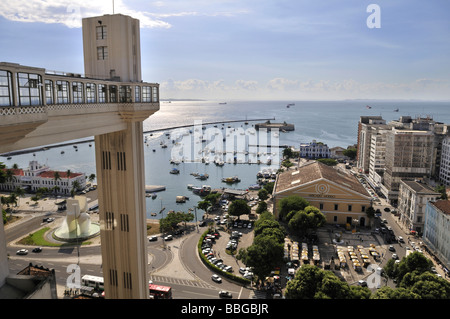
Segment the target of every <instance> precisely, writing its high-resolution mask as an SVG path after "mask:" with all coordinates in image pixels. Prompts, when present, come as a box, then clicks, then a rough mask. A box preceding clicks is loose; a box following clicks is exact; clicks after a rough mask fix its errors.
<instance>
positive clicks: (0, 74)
mask: <svg viewBox="0 0 450 319" xmlns="http://www.w3.org/2000/svg"><path fill="white" fill-rule="evenodd" d="M11 83H12V73H11V72H9V71H4V70H0V106H10V105H13V94H12V87H11Z"/></svg>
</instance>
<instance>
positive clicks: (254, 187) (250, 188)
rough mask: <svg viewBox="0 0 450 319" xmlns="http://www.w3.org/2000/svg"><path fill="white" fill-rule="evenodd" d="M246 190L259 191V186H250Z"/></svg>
mask: <svg viewBox="0 0 450 319" xmlns="http://www.w3.org/2000/svg"><path fill="white" fill-rule="evenodd" d="M248 189H249V190H258V189H261V185H259V184H254V185H250V186H249V187H248Z"/></svg>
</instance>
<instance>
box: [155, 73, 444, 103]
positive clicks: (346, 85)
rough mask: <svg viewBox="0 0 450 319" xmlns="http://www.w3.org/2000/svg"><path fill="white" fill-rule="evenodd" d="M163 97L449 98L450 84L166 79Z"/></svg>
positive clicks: (427, 80) (418, 80) (432, 82)
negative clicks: (262, 82) (228, 82)
mask: <svg viewBox="0 0 450 319" xmlns="http://www.w3.org/2000/svg"><path fill="white" fill-rule="evenodd" d="M160 88H161V96H162V97H163V98H202V99H224V98H228V99H322V100H330V99H359V98H361V99H364V98H369V99H430V100H439V99H449V98H450V94H449V93H448V92H450V81H447V80H441V79H417V80H415V81H412V82H404V83H384V82H372V83H360V82H358V81H355V80H352V79H345V80H341V81H330V80H304V81H300V80H291V79H286V78H274V79H272V80H270V81H268V82H267V83H264V84H261V83H259V82H258V81H254V80H236V81H235V82H234V83H232V84H227V83H226V82H225V81H223V80H218V81H204V80H200V79H188V80H185V81H173V80H167V81H164V82H163V83H161V84H160Z"/></svg>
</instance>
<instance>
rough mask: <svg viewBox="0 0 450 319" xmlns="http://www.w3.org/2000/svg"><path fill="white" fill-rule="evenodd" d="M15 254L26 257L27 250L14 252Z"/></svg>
mask: <svg viewBox="0 0 450 319" xmlns="http://www.w3.org/2000/svg"><path fill="white" fill-rule="evenodd" d="M16 254H17V255H27V254H28V250H26V249H19V250H18V251H17V252H16Z"/></svg>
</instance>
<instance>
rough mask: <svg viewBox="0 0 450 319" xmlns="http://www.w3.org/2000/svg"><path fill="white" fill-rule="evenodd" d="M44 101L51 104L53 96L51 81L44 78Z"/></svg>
mask: <svg viewBox="0 0 450 319" xmlns="http://www.w3.org/2000/svg"><path fill="white" fill-rule="evenodd" d="M45 103H46V104H53V103H54V96H53V81H52V80H45Z"/></svg>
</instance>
